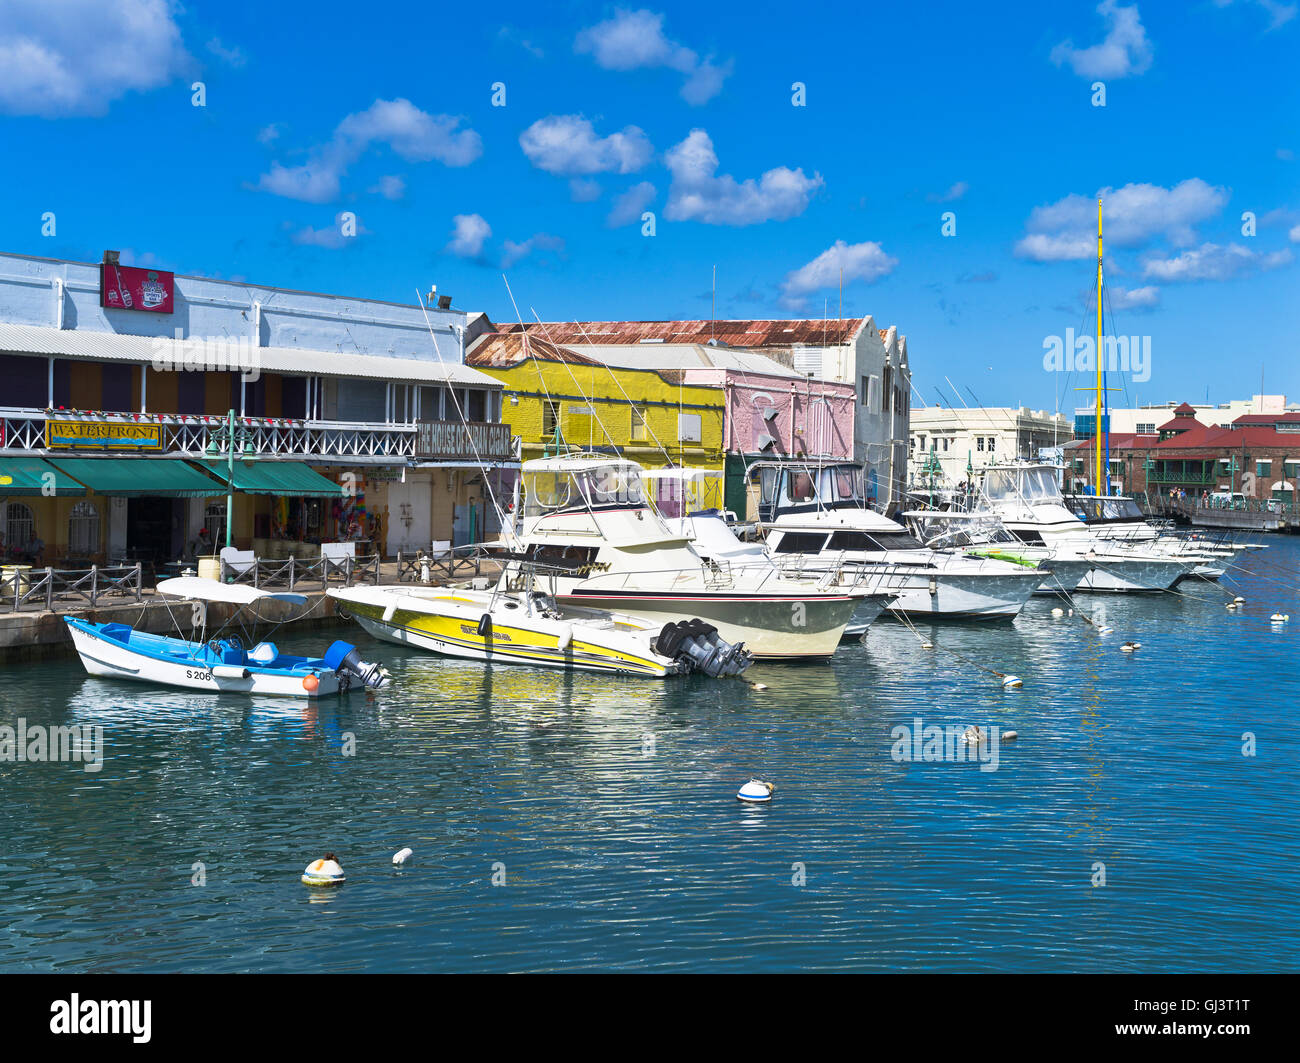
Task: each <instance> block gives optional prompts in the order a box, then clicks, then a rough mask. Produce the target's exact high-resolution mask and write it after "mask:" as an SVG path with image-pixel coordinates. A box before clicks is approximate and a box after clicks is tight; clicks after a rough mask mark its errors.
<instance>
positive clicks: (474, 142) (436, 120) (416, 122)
mask: <svg viewBox="0 0 1300 1063" xmlns="http://www.w3.org/2000/svg"><path fill="white" fill-rule="evenodd" d="M460 126H461V119H459V118H453V117H451V116H450V115H445V114H429V113H427V112H425V111H422V110H420V109H419V108H418V107H416V106H415V104H413V103H411V101H410V100H405V99H396V100H376V101H375V102H374V103H372V104H371V105H370V106H369V107H368V108H366V109H365V110H364V111H359V112H357V113H356V114H350V115H348V116H347V117H346V118H344V119H343V121H341V122H340V123H339V124H338V127H337V128H336V129H335V130H334V135H333V137H332V138H331V139H330V141H329V143H327V144H324V145H321V146H319V147H316V148H313V149H312V151H311V153H310V156H309V159H308V161H307V162H306V163H303V164H302V165H299V166H282V165H281V164H280V163H278V162H275V163H272V164H271V170H270V172H269V173H265V174H263V175H262V177H261V179H260V180H259V181H258V187H259V188H261V189H262V190H263V191H265V192H271V193H272V194H274V195H277V196H287V197H288V198H290V199H301V200H306V201H307V202H308V203H326V202H328V201H329V200H331V199H336V198H338V195H339V182H340V180H341V178H342V177H343V175H344V174H345V173H346V172H347V170H348V167H350V166H351V165H352V164H353V163H355V162H356V161H357V160H358V159H359V158H361V156H362V155H364V154H365V153H366V151H367V150H368V149H369V148H370V147H372V146H373V145H376V144H387V145H388V146H389V147H390V148H392V150H393V151H394V152H396V153H397V154H398V155H399V156H401V157H402V158H403V159H405V160H406V161H407V162H429V161H431V160H434V159H436V160H437V161H438V162H441V163H443V164H444V165H445V166H468V165H469V164H470V163H471V162H473V161H474V160H475V159H477V158H478V157H479V155H481V154H482V152H483V141H482V139H481V138H480V137H479V135H478V134H477V133H476V132H474V130H472V129H469V128H463V129H462V128H461V127H460Z"/></svg>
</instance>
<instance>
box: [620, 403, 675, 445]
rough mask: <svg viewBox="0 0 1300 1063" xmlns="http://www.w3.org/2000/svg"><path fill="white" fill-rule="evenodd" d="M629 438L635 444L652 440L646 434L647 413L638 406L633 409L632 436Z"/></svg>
mask: <svg viewBox="0 0 1300 1063" xmlns="http://www.w3.org/2000/svg"><path fill="white" fill-rule="evenodd" d="M629 438H631V440H632V442H633V443H644V442H645V441H646V440H647V439H649V438H650V437H649V435H648V433H647V432H646V424H645V411H644V410H642V409H641V408H640V407H637V406H633V407H632V434H631V436H630V437H629ZM678 438H681V437H680V436H679V437H678Z"/></svg>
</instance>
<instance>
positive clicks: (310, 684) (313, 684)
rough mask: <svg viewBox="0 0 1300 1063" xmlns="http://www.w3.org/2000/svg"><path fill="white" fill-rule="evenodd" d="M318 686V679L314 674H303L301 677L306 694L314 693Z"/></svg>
mask: <svg viewBox="0 0 1300 1063" xmlns="http://www.w3.org/2000/svg"><path fill="white" fill-rule="evenodd" d="M319 686H320V680H319V679H317V678H316V677H315V676H314V675H305V676H303V677H302V688H303V690H305V691H307V693H308V694H314V693H315V692H316V690H317V688H318V687H319Z"/></svg>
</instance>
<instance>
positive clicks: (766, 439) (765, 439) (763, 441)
mask: <svg viewBox="0 0 1300 1063" xmlns="http://www.w3.org/2000/svg"><path fill="white" fill-rule="evenodd" d="M775 442H776V436H769V435H761V436H759V437H758V449H759V450H766V449H767V448H768V447H770V446H771V445H772V444H773V443H775Z"/></svg>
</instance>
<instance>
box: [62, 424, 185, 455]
mask: <svg viewBox="0 0 1300 1063" xmlns="http://www.w3.org/2000/svg"><path fill="white" fill-rule="evenodd" d="M45 445H46V446H47V447H72V448H75V449H79V450H85V449H93V450H162V425H159V424H134V423H127V422H117V423H114V422H112V421H53V420H47V421H46V422H45Z"/></svg>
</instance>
